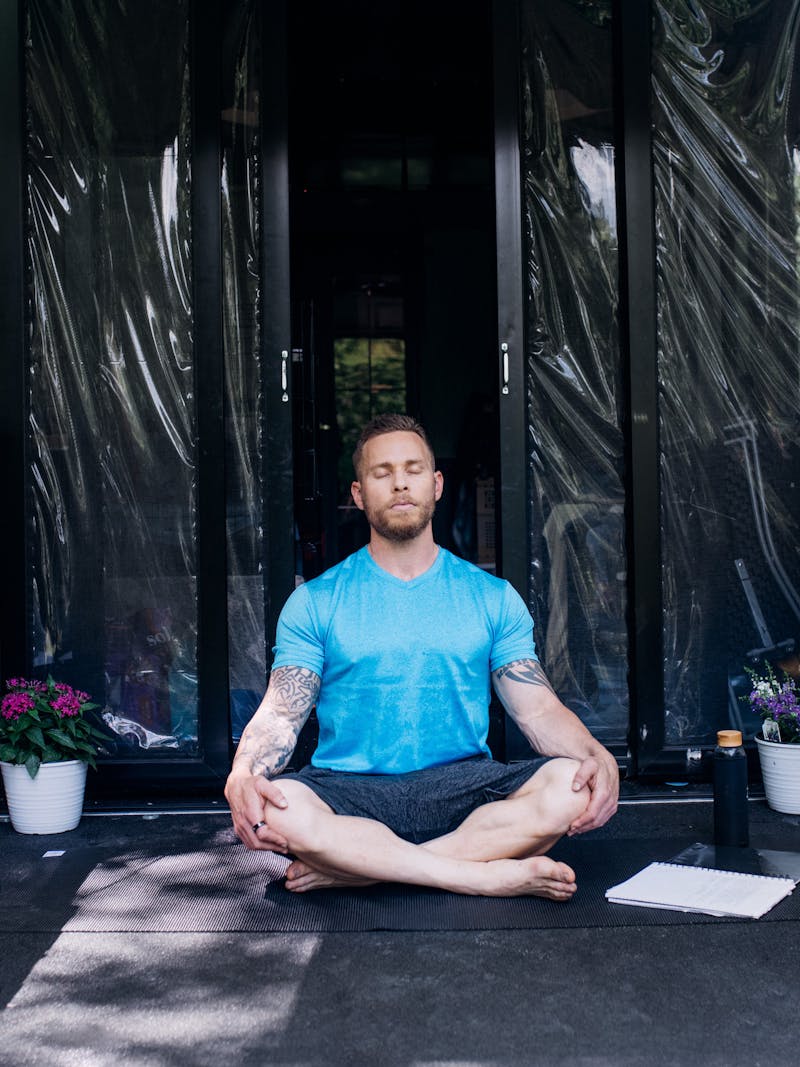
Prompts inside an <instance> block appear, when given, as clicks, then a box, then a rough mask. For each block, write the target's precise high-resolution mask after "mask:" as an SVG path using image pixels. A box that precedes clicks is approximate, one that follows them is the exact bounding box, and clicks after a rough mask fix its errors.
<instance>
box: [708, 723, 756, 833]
mask: <svg viewBox="0 0 800 1067" xmlns="http://www.w3.org/2000/svg"><path fill="white" fill-rule="evenodd" d="M749 840H750V837H749V833H748V829H747V756H746V755H745V752H744V749H743V748H742V735H741V733H740V731H739V730H720V731H719V733H718V734H717V747H716V749H715V750H714V844H715V845H733V846H734V847H738V848H745V847H746V846H747V843H748V841H749Z"/></svg>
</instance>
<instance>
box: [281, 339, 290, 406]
mask: <svg viewBox="0 0 800 1067" xmlns="http://www.w3.org/2000/svg"><path fill="white" fill-rule="evenodd" d="M288 363H289V353H288V352H287V350H286V349H285V348H284V349H283V351H282V352H281V389H282V390H283V393H282V395H281V400H282V401H283V402H284V404H287V403H288V402H289V368H288Z"/></svg>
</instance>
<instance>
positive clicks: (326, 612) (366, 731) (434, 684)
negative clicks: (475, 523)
mask: <svg viewBox="0 0 800 1067" xmlns="http://www.w3.org/2000/svg"><path fill="white" fill-rule="evenodd" d="M274 652H275V658H274V661H273V668H274V667H284V666H293V667H305V668H307V669H309V670H311V671H313V672H314V673H315V674H317V675H318V676H319V677H320V679H321V680H322V685H321V688H320V693H319V699H318V703H317V718H318V720H319V743H318V746H317V750H316V752H315V753H314V756H313V757H312V763H313V764H314V765H315V766H317V767H327V768H330V769H332V770H340V771H354V772H360V773H373V774H400V773H403V772H406V771H412V770H419V769H421V768H423V767H432V766H436V765H438V764H442V763H450V762H452V761H454V760H457V759H464V758H467V757H469V756H475V755H480V754H485V755H488V754H489V749H488V746H487V743H486V738H487V734H488V730H489V702H490V699H491V672H492V671H495V670H497V669H498V668H499V667H502V666H504V665H506V664H508V663H511V662H514V661H515V660H520V659H532V658H535V656H536V651H535V646H534V641H533V620H532V619H531V616H530V613H529V612H528V609H527V608H526V606H525V604H524V602H523V600H522V598H521V597H520V596H519V594H518V593H517V592H516V591H515V590H514V589H513V587H512V586H510V585H509V583H508V582H506V581H504V580H502V579H499V578H496V577H495V576H494V575H491V574H488V573H486V572H485V571H482V570H481V569H480V568H479V567H476V566H474V565H473V564H471V563H467V562H466V561H464V560H462V559H459V558H458V557H457V556H454V555H453V554H452V553H450V552H448V551H447V550H446V549H442V548H440V549H439V552H438V555H437V557H436V560H435V562H434V563H433V565H432V566H431V567H430V568H429V569H428V570H427V571H425V573H424V574H421V575H419V576H418V577H417V578H414V579H412V580H411V581H408V582H407V581H403V580H401V579H399V578H396V577H395V576H394V575H391V574H389V573H388V572H387V571H385V570H383V568H381V567H379V566H378V565H377V564H376V563H375V561H374V560H373V559H372V557H371V556H370V554H369V551H368V549H366V548H363V549H361V550H359V551H358V552H356V553H354V554H353V555H352V556H349V557H348V558H347V559H346V560H344V562H342V563H340V564H338V565H337V566H335V567H332V568H331V569H330V570H329V571H326V572H325V573H324V574H323V575H321V576H320V577H319V578H315V579H313V580H312V581H310V582H308V583H306V584H305V585H302V586H300V587H299V588H298V589H296V590H295V591H294V593H292V595H291V596H290V598H289V600H288V601H287V603H286V605H285V607H284V609H283V611H282V613H281V617H280V619H279V622H278V632H277V642H276V645H275V650H274Z"/></svg>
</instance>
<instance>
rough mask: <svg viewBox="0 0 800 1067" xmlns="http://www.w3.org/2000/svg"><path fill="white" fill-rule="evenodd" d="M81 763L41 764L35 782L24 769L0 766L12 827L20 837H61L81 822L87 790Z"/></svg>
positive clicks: (80, 761) (83, 767)
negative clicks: (49, 835) (34, 835)
mask: <svg viewBox="0 0 800 1067" xmlns="http://www.w3.org/2000/svg"><path fill="white" fill-rule="evenodd" d="M86 766H87V765H86V764H85V763H84V762H83V761H82V760H65V761H64V762H63V763H42V764H41V766H40V767H39V771H38V773H37V775H36V777H35V778H31V776H30V775H29V774H28V771H27V768H26V767H18V766H16V765H15V764H13V763H0V769H1V770H2V772H3V786H4V787H5V791H6V802H7V803H8V814H9V815H10V816H11V825H12V826H13V827H14V829H15V830H16V831H17V832H18V833H21V834H60V833H63V832H64V831H65V830H74V829H75V827H76V826H77V825H78V823H79V822H80V821H81V814H82V812H83V794H84V790H85V788H86Z"/></svg>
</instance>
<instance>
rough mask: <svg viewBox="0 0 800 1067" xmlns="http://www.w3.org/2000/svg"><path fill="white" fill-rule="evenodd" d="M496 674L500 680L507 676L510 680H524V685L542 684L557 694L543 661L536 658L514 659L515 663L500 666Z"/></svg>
mask: <svg viewBox="0 0 800 1067" xmlns="http://www.w3.org/2000/svg"><path fill="white" fill-rule="evenodd" d="M494 675H495V678H496V679H497V680H498V681H499V679H501V678H507V679H508V681H509V682H522V683H523V685H541V686H544V688H545V689H549V690H550V692H551V693H553V695H555V690H554V689H553V687H552V685H550V683H549V682H548V680H547V675H546V674H545V673H544V671H543V670H542V665H541V663H539V661H538V660H535V659H517V660H514V662H513V663H507V664H506V665H505V666H504V667H498V668H497V670H496V671H495V672H494Z"/></svg>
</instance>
